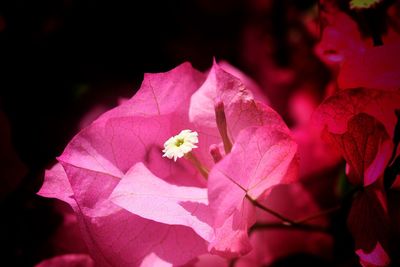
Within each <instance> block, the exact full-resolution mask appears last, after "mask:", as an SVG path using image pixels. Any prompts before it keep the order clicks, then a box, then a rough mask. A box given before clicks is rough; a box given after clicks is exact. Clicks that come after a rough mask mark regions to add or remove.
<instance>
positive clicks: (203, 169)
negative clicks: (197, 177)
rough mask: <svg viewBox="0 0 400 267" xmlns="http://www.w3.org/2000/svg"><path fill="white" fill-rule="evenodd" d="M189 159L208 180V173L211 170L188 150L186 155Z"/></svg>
mask: <svg viewBox="0 0 400 267" xmlns="http://www.w3.org/2000/svg"><path fill="white" fill-rule="evenodd" d="M184 157H185V158H186V159H187V160H189V161H190V162H191V163H192V164H193V165H194V166H195V167H196V169H197V170H198V171H199V172H200V173H201V175H203V177H204V178H205V179H206V180H208V173H209V170H208V169H207V168H206V167H204V165H203V164H202V163H201V162H200V160H199V159H198V158H197V157H196V156H195V155H193V154H192V153H191V152H188V153H186V154H185V156H184Z"/></svg>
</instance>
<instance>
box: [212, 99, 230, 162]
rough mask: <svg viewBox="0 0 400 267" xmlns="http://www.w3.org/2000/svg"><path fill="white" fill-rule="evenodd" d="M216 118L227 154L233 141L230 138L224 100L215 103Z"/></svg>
mask: <svg viewBox="0 0 400 267" xmlns="http://www.w3.org/2000/svg"><path fill="white" fill-rule="evenodd" d="M215 120H216V123H217V128H218V131H219V134H220V136H221V139H222V143H223V144H224V150H225V154H229V153H230V152H231V150H232V141H231V140H230V139H229V135H228V125H227V122H226V116H225V108H224V102H222V101H217V103H216V104H215Z"/></svg>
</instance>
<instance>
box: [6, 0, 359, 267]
mask: <svg viewBox="0 0 400 267" xmlns="http://www.w3.org/2000/svg"><path fill="white" fill-rule="evenodd" d="M320 26H321V23H320V21H319V20H318V5H317V1H313V0H303V1H296V0H275V1H273V0H220V1H213V0H192V1H187V0H169V1H155V0H146V1H100V0H79V1H78V0H38V1H28V0H4V1H0V138H1V139H0V179H1V180H0V207H1V220H0V246H1V248H0V255H1V260H2V263H1V265H2V266H33V265H34V264H36V263H38V262H40V261H41V260H43V259H45V258H49V257H52V256H54V255H55V254H57V253H59V251H57V249H58V250H59V248H55V246H54V244H53V243H51V241H50V240H51V237H52V236H53V235H54V234H55V232H56V229H57V228H58V227H59V225H60V224H61V223H62V221H63V218H62V216H61V215H60V212H59V210H58V209H57V208H55V206H54V201H53V200H51V199H44V198H41V197H38V196H36V192H37V191H38V190H39V188H40V186H41V184H42V182H43V175H44V170H45V169H48V168H50V167H51V166H52V165H53V164H54V163H55V158H56V157H57V156H58V155H60V154H61V153H62V151H63V149H64V147H65V146H66V144H67V143H68V141H69V140H70V139H71V138H72V137H73V135H74V134H75V133H77V131H78V129H79V128H81V127H83V126H84V125H85V124H86V123H87V122H88V121H90V120H92V119H94V118H95V117H96V116H97V115H99V114H100V113H101V112H103V111H105V110H107V109H109V108H111V107H113V106H115V105H117V104H118V101H120V99H121V98H128V97H131V96H132V95H134V93H135V91H136V90H137V89H138V87H139V86H140V83H141V80H142V78H143V73H145V72H163V71H167V70H170V69H172V68H174V67H175V66H177V65H178V64H180V63H182V62H184V61H189V62H191V63H192V64H193V66H194V67H195V68H197V69H199V70H202V71H206V70H207V69H208V68H209V67H210V66H211V64H212V61H213V58H214V57H215V58H216V59H217V60H218V61H220V60H224V61H227V62H229V63H230V64H231V65H233V66H235V67H236V68H238V69H240V70H241V71H243V72H244V73H245V74H246V75H248V76H249V77H250V78H252V79H253V80H254V81H255V82H256V83H258V85H259V86H260V87H261V88H262V90H263V92H264V93H265V95H266V96H267V97H268V99H269V101H270V104H271V105H272V107H273V108H275V109H276V110H277V111H278V112H279V113H280V114H281V115H282V116H283V118H284V119H285V120H286V122H287V123H288V124H289V125H291V126H293V124H294V120H295V118H293V116H292V114H291V113H290V109H289V99H291V97H292V96H293V95H294V94H296V93H298V92H299V91H312V92H313V97H315V98H316V99H315V101H316V102H318V101H319V100H321V99H322V98H323V96H324V92H325V87H326V85H327V83H328V81H329V78H330V73H329V71H328V69H327V68H326V67H325V66H324V64H322V63H321V62H320V61H319V60H318V59H317V57H316V56H315V55H314V45H315V43H316V42H318V40H319V38H320ZM82 118H85V119H86V121H82ZM352 253H353V252H352V250H350V254H351V255H352ZM309 266H310V265H309ZM316 266H318V265H316Z"/></svg>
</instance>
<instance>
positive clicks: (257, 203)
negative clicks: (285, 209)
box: [246, 194, 296, 225]
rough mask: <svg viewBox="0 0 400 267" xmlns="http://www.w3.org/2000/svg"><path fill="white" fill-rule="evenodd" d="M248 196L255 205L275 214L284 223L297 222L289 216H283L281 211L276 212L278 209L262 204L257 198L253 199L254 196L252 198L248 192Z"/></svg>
mask: <svg viewBox="0 0 400 267" xmlns="http://www.w3.org/2000/svg"><path fill="white" fill-rule="evenodd" d="M246 198H247V199H248V200H249V201H250V202H251V203H252V204H253V205H254V206H256V207H257V208H260V209H262V210H263V211H266V212H268V213H269V214H271V215H273V216H275V217H276V218H278V219H280V220H282V221H283V223H284V224H286V225H294V224H296V222H295V221H293V220H291V219H289V218H287V217H285V216H283V215H282V214H280V213H278V212H276V211H274V210H271V209H270V208H267V207H265V206H264V205H262V204H261V203H260V202H258V201H257V200H255V199H252V198H251V197H250V196H249V195H247V194H246Z"/></svg>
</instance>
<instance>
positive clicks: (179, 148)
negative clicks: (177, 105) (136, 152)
mask: <svg viewBox="0 0 400 267" xmlns="http://www.w3.org/2000/svg"><path fill="white" fill-rule="evenodd" d="M198 142H199V139H198V133H197V132H194V131H191V130H183V131H181V132H180V133H179V134H178V135H175V136H172V137H171V138H169V139H168V140H167V141H166V142H165V143H164V149H163V151H162V152H164V154H163V157H167V158H169V159H172V158H173V159H174V161H176V160H177V159H178V158H182V157H185V159H187V160H189V161H190V163H192V164H193V165H194V167H195V168H196V169H197V170H198V171H199V172H200V173H201V175H203V176H204V178H206V179H207V178H208V173H209V170H208V169H207V168H206V167H204V165H203V164H202V163H201V162H200V160H199V159H198V158H197V157H196V156H195V155H194V154H193V153H192V152H191V151H192V150H193V148H197V145H196V144H197V143H198Z"/></svg>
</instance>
